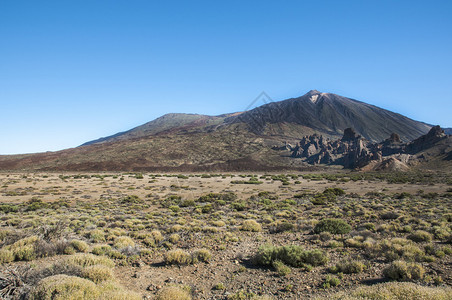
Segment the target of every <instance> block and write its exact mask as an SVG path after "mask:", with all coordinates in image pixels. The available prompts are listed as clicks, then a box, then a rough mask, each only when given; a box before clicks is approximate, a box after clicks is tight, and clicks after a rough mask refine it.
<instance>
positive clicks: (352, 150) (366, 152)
mask: <svg viewBox="0 0 452 300" xmlns="http://www.w3.org/2000/svg"><path fill="white" fill-rule="evenodd" d="M445 138H447V135H446V134H445V133H444V130H442V129H441V128H440V127H439V126H434V127H432V129H431V130H430V131H429V132H428V133H427V134H426V135H423V136H421V137H419V138H417V139H416V140H414V141H412V142H411V143H402V142H401V140H400V136H399V135H398V134H396V133H392V134H391V135H390V137H389V138H388V139H386V140H384V141H383V142H381V143H372V142H370V141H368V140H367V139H365V138H363V137H362V136H360V135H358V134H357V133H356V132H355V131H354V130H353V129H352V128H347V129H345V130H344V135H343V137H342V138H341V139H340V140H335V141H332V140H330V139H328V138H324V137H323V136H321V135H318V134H314V135H311V136H305V137H303V138H302V139H301V141H300V142H299V143H298V144H297V145H296V146H295V147H293V149H292V157H294V158H302V159H304V160H305V161H306V162H307V163H309V164H314V165H315V164H330V165H342V166H344V167H345V168H351V169H355V168H363V167H365V166H368V165H369V164H371V163H372V164H373V165H374V169H375V170H382V169H397V170H405V169H406V168H408V166H407V163H410V160H411V159H412V158H413V157H414V155H415V154H417V153H419V152H421V151H422V150H425V149H429V148H431V147H433V146H434V145H435V144H437V143H438V142H440V141H442V140H444V139H445ZM377 163H378V164H377Z"/></svg>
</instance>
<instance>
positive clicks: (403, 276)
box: [383, 260, 425, 281]
mask: <svg viewBox="0 0 452 300" xmlns="http://www.w3.org/2000/svg"><path fill="white" fill-rule="evenodd" d="M424 274H425V270H424V268H423V267H422V266H421V265H419V264H417V263H406V262H405V261H403V260H398V261H394V262H392V263H391V264H390V265H389V266H388V267H387V268H385V269H384V270H383V275H384V276H385V277H386V278H390V279H393V280H402V281H403V280H410V279H413V280H417V279H422V278H423V277H424Z"/></svg>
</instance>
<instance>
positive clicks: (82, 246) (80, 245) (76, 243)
mask: <svg viewBox="0 0 452 300" xmlns="http://www.w3.org/2000/svg"><path fill="white" fill-rule="evenodd" d="M70 245H71V247H72V248H74V249H75V251H77V252H88V249H89V246H88V244H87V243H86V242H84V241H80V240H72V241H71V243H70Z"/></svg>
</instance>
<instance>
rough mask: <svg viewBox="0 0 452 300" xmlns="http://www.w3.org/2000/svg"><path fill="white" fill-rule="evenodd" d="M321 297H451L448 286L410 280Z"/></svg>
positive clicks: (432, 299)
mask: <svg viewBox="0 0 452 300" xmlns="http://www.w3.org/2000/svg"><path fill="white" fill-rule="evenodd" d="M323 299H335V300H338V299H344V300H345V299H347V300H362V299H375V300H377V299H378V300H380V299H381V300H383V299H416V300H445V299H452V289H451V288H450V287H441V288H439V287H437V288H432V287H425V286H421V285H417V284H414V283H411V282H388V283H380V284H375V285H372V286H366V287H359V288H357V289H355V290H351V291H347V292H341V293H338V294H336V295H332V296H328V298H323Z"/></svg>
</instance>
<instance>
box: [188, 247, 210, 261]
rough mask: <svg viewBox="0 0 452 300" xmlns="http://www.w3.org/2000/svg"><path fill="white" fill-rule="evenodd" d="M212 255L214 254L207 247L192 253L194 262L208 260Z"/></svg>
mask: <svg viewBox="0 0 452 300" xmlns="http://www.w3.org/2000/svg"><path fill="white" fill-rule="evenodd" d="M211 257H212V254H211V253H210V251H209V250H207V249H199V250H196V251H195V252H193V254H192V262H193V263H196V262H198V261H201V262H208V261H209V260H210V258H211Z"/></svg>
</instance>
